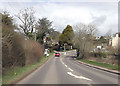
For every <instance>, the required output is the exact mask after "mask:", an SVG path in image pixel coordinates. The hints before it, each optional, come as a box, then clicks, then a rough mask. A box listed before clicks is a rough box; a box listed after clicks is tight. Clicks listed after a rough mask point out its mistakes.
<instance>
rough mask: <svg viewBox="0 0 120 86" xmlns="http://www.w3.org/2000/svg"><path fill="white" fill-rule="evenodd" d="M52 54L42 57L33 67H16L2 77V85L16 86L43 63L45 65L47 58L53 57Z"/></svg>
mask: <svg viewBox="0 0 120 86" xmlns="http://www.w3.org/2000/svg"><path fill="white" fill-rule="evenodd" d="M53 54H54V53H50V56H49V57H46V56H43V57H42V58H41V60H40V62H38V63H36V64H34V65H27V66H25V67H18V68H16V69H14V70H12V71H10V73H8V74H7V75H4V76H2V77H3V79H2V84H16V83H17V82H19V81H20V80H22V79H23V78H25V77H26V76H28V75H29V74H31V73H32V72H34V71H35V70H37V69H38V68H39V67H40V66H42V65H43V64H44V63H46V62H47V61H48V60H49V58H51V57H52V56H53Z"/></svg>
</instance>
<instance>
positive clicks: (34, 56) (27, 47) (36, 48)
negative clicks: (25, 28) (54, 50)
mask: <svg viewBox="0 0 120 86" xmlns="http://www.w3.org/2000/svg"><path fill="white" fill-rule="evenodd" d="M23 48H24V52H25V57H26V61H25V64H26V65H27V64H34V63H36V62H39V61H40V59H41V57H42V56H43V48H42V46H41V45H40V44H39V43H37V42H35V41H34V40H26V41H24V43H23Z"/></svg>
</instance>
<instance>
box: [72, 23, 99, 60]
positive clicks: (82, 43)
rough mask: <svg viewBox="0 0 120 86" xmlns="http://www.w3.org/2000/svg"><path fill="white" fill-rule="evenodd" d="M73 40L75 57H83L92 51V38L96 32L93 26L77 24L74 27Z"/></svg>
mask: <svg viewBox="0 0 120 86" xmlns="http://www.w3.org/2000/svg"><path fill="white" fill-rule="evenodd" d="M74 30H75V38H74V40H73V41H74V45H75V46H76V48H77V50H78V52H77V55H78V56H79V57H81V58H84V57H85V54H86V53H88V52H90V51H91V50H92V49H93V40H92V37H93V35H94V32H95V31H96V30H97V29H96V27H95V26H93V25H85V24H82V23H80V24H78V25H75V26H74Z"/></svg>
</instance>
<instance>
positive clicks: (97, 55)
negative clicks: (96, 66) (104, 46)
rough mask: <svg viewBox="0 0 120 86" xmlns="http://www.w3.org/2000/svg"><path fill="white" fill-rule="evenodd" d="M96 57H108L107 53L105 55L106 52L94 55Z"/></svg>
mask: <svg viewBox="0 0 120 86" xmlns="http://www.w3.org/2000/svg"><path fill="white" fill-rule="evenodd" d="M94 56H95V57H104V58H106V57H107V53H105V52H98V53H94Z"/></svg>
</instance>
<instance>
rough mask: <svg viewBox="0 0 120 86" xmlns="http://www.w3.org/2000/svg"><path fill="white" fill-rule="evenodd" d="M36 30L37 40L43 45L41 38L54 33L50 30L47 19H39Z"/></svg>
mask: <svg viewBox="0 0 120 86" xmlns="http://www.w3.org/2000/svg"><path fill="white" fill-rule="evenodd" d="M36 29H37V40H38V41H39V43H42V44H43V38H44V36H45V35H46V34H51V32H53V31H54V29H53V28H52V22H51V21H49V20H48V19H47V18H42V19H39V20H38V22H37V25H36Z"/></svg>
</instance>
